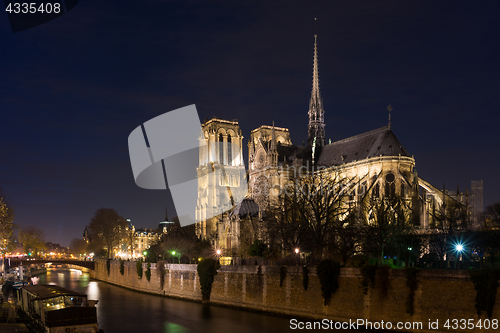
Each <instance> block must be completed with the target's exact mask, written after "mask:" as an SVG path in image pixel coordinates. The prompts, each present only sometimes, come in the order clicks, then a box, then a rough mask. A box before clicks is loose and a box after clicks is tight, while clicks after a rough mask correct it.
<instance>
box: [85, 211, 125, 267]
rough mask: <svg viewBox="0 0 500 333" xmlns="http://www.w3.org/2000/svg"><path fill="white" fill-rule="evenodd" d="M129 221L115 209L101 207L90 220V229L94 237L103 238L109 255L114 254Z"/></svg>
mask: <svg viewBox="0 0 500 333" xmlns="http://www.w3.org/2000/svg"><path fill="white" fill-rule="evenodd" d="M126 225H127V222H126V221H125V219H124V218H123V217H121V216H120V215H119V214H118V213H117V212H116V211H115V210H114V209H111V208H101V209H99V210H98V211H96V212H95V214H94V216H93V217H92V219H91V220H90V224H89V229H90V232H91V233H92V239H97V238H99V239H101V240H102V242H103V245H104V246H105V247H106V250H107V257H108V258H110V256H111V255H112V251H113V248H114V247H115V246H116V245H118V244H119V242H120V240H121V239H122V236H123V231H124V230H125V226H126Z"/></svg>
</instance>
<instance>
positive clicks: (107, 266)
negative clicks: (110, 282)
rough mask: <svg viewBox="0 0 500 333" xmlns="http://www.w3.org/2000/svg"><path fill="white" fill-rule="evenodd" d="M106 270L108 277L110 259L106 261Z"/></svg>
mask: <svg viewBox="0 0 500 333" xmlns="http://www.w3.org/2000/svg"><path fill="white" fill-rule="evenodd" d="M106 269H107V270H108V276H109V271H110V270H111V259H107V260H106Z"/></svg>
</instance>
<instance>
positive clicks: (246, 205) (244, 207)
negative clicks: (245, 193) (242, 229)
mask: <svg viewBox="0 0 500 333" xmlns="http://www.w3.org/2000/svg"><path fill="white" fill-rule="evenodd" d="M259 210H260V208H259V205H258V204H257V203H256V202H255V201H254V200H253V199H249V198H245V199H243V201H242V202H240V203H239V204H237V205H236V207H234V209H233V211H232V212H231V214H230V215H231V216H232V215H238V216H247V215H250V216H257V215H258V214H259Z"/></svg>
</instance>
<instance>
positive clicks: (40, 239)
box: [19, 226, 46, 255]
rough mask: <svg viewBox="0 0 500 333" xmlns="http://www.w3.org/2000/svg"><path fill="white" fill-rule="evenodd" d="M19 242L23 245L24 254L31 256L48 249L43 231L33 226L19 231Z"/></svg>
mask: <svg viewBox="0 0 500 333" xmlns="http://www.w3.org/2000/svg"><path fill="white" fill-rule="evenodd" d="M19 242H20V243H22V244H23V249H24V252H25V253H27V254H30V255H32V254H34V255H36V253H37V252H38V251H40V250H43V249H45V248H46V246H45V235H44V233H43V231H42V230H40V229H38V228H35V227H32V226H29V227H24V228H21V230H19Z"/></svg>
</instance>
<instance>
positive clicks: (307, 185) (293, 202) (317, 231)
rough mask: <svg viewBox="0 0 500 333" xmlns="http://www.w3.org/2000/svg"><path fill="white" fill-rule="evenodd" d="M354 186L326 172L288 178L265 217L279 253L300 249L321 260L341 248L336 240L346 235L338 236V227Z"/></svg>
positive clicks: (346, 210) (346, 214)
mask: <svg viewBox="0 0 500 333" xmlns="http://www.w3.org/2000/svg"><path fill="white" fill-rule="evenodd" d="M355 185H356V182H354V181H353V179H348V178H340V177H339V175H338V174H336V173H332V172H326V171H325V170H320V171H316V172H309V173H306V174H303V175H300V176H299V177H295V176H294V175H291V178H290V179H289V180H288V183H287V184H286V185H285V186H284V187H283V188H282V189H281V193H280V196H279V198H278V199H277V201H276V202H275V203H274V204H273V205H272V207H273V208H272V209H271V210H270V214H268V215H270V216H271V217H272V218H271V219H270V221H271V225H270V226H269V229H270V230H272V231H273V232H272V233H273V234H274V235H275V236H276V237H278V241H277V243H278V244H280V245H281V248H282V250H283V251H284V252H292V251H293V248H295V247H300V248H301V251H304V250H305V251H311V252H312V256H313V258H314V259H315V260H321V259H322V258H323V257H324V256H325V254H327V253H328V254H329V255H331V254H333V251H334V249H337V250H338V249H340V247H337V245H338V244H339V243H338V240H339V238H338V237H339V236H346V235H347V233H339V232H338V227H339V226H344V223H345V222H342V221H344V220H345V219H346V218H347V216H348V215H349V200H350V196H349V193H350V191H351V190H352V188H353V187H354V186H355ZM325 251H326V252H325Z"/></svg>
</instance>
